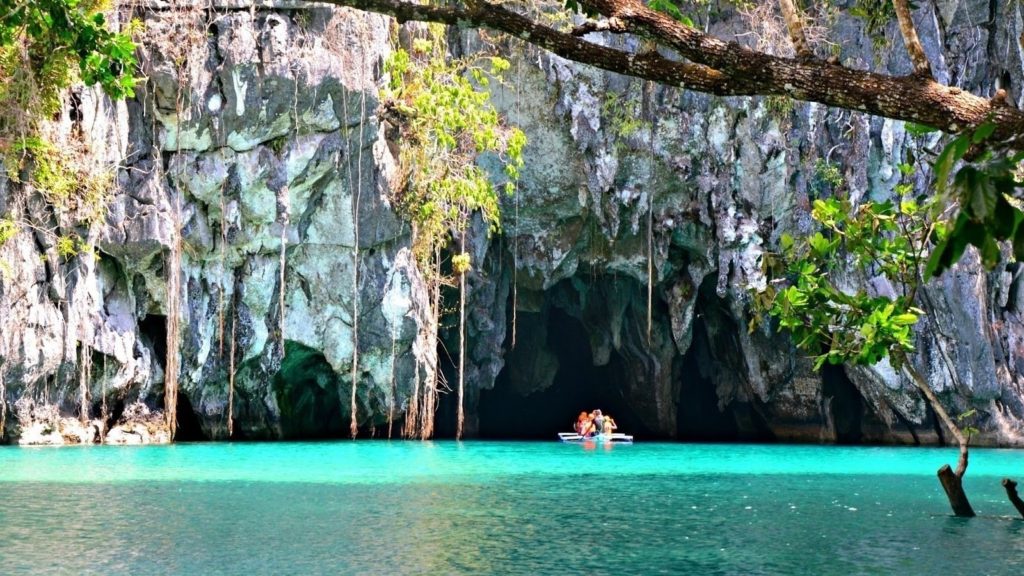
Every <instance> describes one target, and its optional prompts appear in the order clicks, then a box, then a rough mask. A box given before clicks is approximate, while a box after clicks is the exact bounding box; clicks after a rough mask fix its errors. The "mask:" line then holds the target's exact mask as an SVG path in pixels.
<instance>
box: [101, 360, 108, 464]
mask: <svg viewBox="0 0 1024 576" xmlns="http://www.w3.org/2000/svg"><path fill="white" fill-rule="evenodd" d="M108 417H109V415H108V413H107V356H106V355H103V366H102V367H101V368H100V420H101V421H102V424H101V425H100V444H103V443H105V442H106V441H107V418H108Z"/></svg>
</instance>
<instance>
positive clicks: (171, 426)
mask: <svg viewBox="0 0 1024 576" xmlns="http://www.w3.org/2000/svg"><path fill="white" fill-rule="evenodd" d="M174 223H175V226H174V243H173V244H172V246H171V253H170V257H169V260H168V266H167V360H166V368H165V370H164V417H165V418H166V420H167V430H168V433H169V434H170V438H171V440H172V441H173V440H174V433H175V431H176V430H177V428H178V416H177V412H178V370H179V358H178V348H179V346H180V343H181V311H180V310H181V199H180V198H179V199H178V205H177V210H176V211H175V214H174Z"/></svg>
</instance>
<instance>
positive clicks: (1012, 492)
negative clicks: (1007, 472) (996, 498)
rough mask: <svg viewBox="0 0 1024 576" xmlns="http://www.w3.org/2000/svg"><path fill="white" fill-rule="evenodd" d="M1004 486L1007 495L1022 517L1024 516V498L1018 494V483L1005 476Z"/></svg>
mask: <svg viewBox="0 0 1024 576" xmlns="http://www.w3.org/2000/svg"><path fill="white" fill-rule="evenodd" d="M1003 488H1005V489H1006V497H1007V498H1009V499H1010V503H1011V504H1013V507H1014V508H1016V509H1017V513H1018V514H1020V515H1021V518H1024V500H1021V499H1020V496H1018V495H1017V483H1016V482H1014V481H1013V480H1010V479H1009V478H1003Z"/></svg>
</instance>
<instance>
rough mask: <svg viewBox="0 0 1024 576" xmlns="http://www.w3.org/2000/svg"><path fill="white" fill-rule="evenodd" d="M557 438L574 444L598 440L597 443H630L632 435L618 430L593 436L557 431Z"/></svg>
mask: <svg viewBox="0 0 1024 576" xmlns="http://www.w3.org/2000/svg"><path fill="white" fill-rule="evenodd" d="M558 439H559V440H561V441H562V442H571V443H574V444H582V443H584V442H599V443H606V444H607V443H611V444H632V443H633V437H632V436H630V435H628V434H620V433H618V432H615V433H612V434H596V435H594V436H588V437H583V436H580V435H579V434H577V433H575V432H559V433H558Z"/></svg>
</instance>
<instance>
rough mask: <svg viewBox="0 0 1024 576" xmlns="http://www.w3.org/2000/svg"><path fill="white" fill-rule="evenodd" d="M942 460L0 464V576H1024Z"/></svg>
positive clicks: (688, 452)
mask: <svg viewBox="0 0 1024 576" xmlns="http://www.w3.org/2000/svg"><path fill="white" fill-rule="evenodd" d="M955 457H956V451H955V450H953V449H942V450H938V449H926V448H862V447H850V448H847V447H824V446H778V445H700V444H696V445H695V444H644V443H638V444H636V445H633V446H609V447H603V446H599V447H596V448H589V447H586V446H580V445H562V444H558V443H556V442H550V443H526V442H523V443H511V442H467V443H462V444H458V443H454V442H428V443H418V442H393V443H387V442H370V441H367V442H355V443H353V442H338V443H328V442H324V443H267V444H191V445H189V444H182V445H176V446H170V447H125V448H117V447H90V448H62V449H52V448H51V449H47V448H39V449H24V448H13V447H10V448H2V449H0V574H247V575H248V574H581V573H587V574H610V575H622V574H842V575H848V574H893V573H900V574H938V573H940V572H941V573H943V574H1014V575H1019V574H1024V521H1020V520H1015V519H1012V514H1013V510H1012V507H1011V506H1010V504H1009V503H1008V502H1007V501H1006V498H1005V494H1004V493H1003V491H1002V487H1001V486H1000V485H999V480H1000V478H1002V476H1005V475H1010V476H1016V477H1018V479H1021V480H1024V451H1010V450H980V449H979V450H974V451H972V459H971V466H970V471H969V472H968V475H967V479H966V488H967V491H968V494H969V495H970V496H971V498H972V502H973V503H974V505H975V508H976V509H977V510H978V512H979V513H980V514H981V515H982V516H981V517H979V518H975V519H971V520H962V519H957V518H952V517H950V516H949V512H948V505H947V503H946V501H945V497H944V496H943V494H942V492H941V488H940V486H939V484H938V481H937V480H936V479H935V476H934V472H935V470H936V469H937V468H938V467H939V466H940V465H941V464H942V463H945V462H952V461H953V459H954V458H955Z"/></svg>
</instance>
